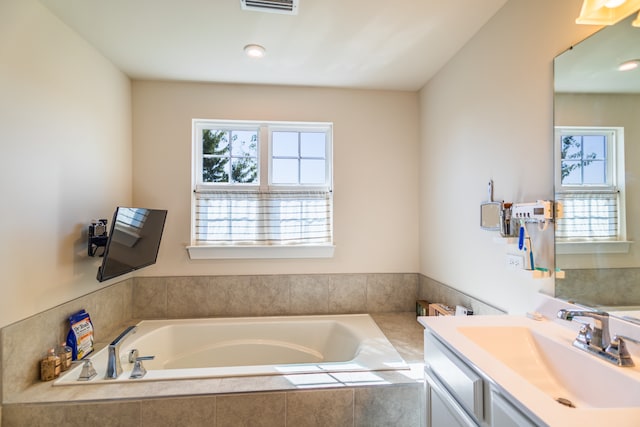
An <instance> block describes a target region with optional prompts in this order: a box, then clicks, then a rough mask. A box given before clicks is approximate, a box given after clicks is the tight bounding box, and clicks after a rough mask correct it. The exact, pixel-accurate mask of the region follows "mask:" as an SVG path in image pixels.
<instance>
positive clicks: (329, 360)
mask: <svg viewBox="0 0 640 427" xmlns="http://www.w3.org/2000/svg"><path fill="white" fill-rule="evenodd" d="M133 349H137V350H138V353H139V355H140V356H155V358H154V359H153V360H146V361H144V367H145V368H146V370H147V374H146V375H145V376H144V377H143V378H141V379H129V376H130V374H131V370H132V368H133V363H130V362H129V360H128V359H129V357H128V356H129V353H130V351H131V350H133ZM90 359H91V362H92V364H93V366H94V368H95V370H96V371H97V375H96V376H95V377H94V378H93V379H91V380H89V381H78V377H79V375H80V372H81V369H82V364H83V363H82V362H80V363H78V364H77V366H76V365H74V367H73V368H72V369H70V370H69V371H67V372H65V373H64V375H62V376H61V377H60V378H58V379H57V380H56V381H55V382H54V385H83V384H96V383H114V382H130V381H164V380H181V379H200V378H220V377H232V376H252V375H284V374H304V373H321V372H322V373H326V372H349V371H378V370H398V369H409V367H408V365H407V364H406V363H405V362H404V360H403V359H402V357H401V356H400V355H399V354H398V352H397V351H396V350H395V348H394V347H393V346H392V345H391V343H390V342H389V341H388V340H387V338H386V337H385V336H384V334H383V333H382V331H381V330H380V328H378V326H377V325H376V323H375V322H374V321H373V319H372V318H371V316H369V315H367V314H353V315H349V314H348V315H319V316H283V317H245V318H211V319H177V320H144V321H142V322H140V323H138V324H137V329H136V331H135V333H134V334H131V335H129V336H128V337H127V338H125V340H124V341H123V342H122V344H121V346H120V361H121V364H122V370H123V372H122V374H121V375H119V376H118V378H117V379H108V380H107V379H104V377H105V374H106V367H107V349H106V348H104V349H102V350H100V351H98V352H96V353H95V354H92V355H90Z"/></svg>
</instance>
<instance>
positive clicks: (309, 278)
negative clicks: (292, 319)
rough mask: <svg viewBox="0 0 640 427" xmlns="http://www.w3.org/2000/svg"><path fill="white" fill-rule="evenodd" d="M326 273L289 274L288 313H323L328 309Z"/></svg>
mask: <svg viewBox="0 0 640 427" xmlns="http://www.w3.org/2000/svg"><path fill="white" fill-rule="evenodd" d="M329 281H330V278H329V276H327V275H321V274H320V275H297V276H291V279H290V286H291V307H290V310H289V314H325V313H327V312H328V310H329Z"/></svg>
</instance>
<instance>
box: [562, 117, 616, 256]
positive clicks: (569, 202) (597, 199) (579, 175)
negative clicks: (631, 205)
mask: <svg viewBox="0 0 640 427" xmlns="http://www.w3.org/2000/svg"><path fill="white" fill-rule="evenodd" d="M555 140H556V143H555V144H556V166H555V167H556V174H555V175H556V200H557V201H558V202H560V203H561V205H562V216H561V217H560V218H558V221H557V226H556V241H557V243H558V244H560V245H562V244H571V243H581V244H584V243H590V244H606V243H611V242H622V241H625V240H626V236H625V222H624V157H623V156H624V132H623V129H622V128H600V127H557V128H556V136H555ZM609 247H610V248H611V246H609ZM594 250H595V249H593V248H592V249H587V250H585V249H584V247H583V248H582V249H579V250H566V251H565V252H564V253H583V252H584V253H591V252H594ZM598 251H601V249H598ZM610 251H613V252H616V251H618V250H615V249H613V250H610ZM561 253H562V250H561Z"/></svg>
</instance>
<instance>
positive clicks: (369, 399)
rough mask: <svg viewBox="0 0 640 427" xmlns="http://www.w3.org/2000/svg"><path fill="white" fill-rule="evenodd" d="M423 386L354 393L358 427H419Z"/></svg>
mask: <svg viewBox="0 0 640 427" xmlns="http://www.w3.org/2000/svg"><path fill="white" fill-rule="evenodd" d="M421 388H422V384H419V383H415V384H410V385H401V386H381V387H366V388H356V389H355V405H354V414H355V423H354V425H355V426H356V427H358V426H362V427H377V426H380V427H387V426H406V427H412V426H415V427H418V426H420V418H421V417H420V408H421V405H422V401H421V393H420V390H421Z"/></svg>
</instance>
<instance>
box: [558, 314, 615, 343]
mask: <svg viewBox="0 0 640 427" xmlns="http://www.w3.org/2000/svg"><path fill="white" fill-rule="evenodd" d="M574 317H589V318H591V319H593V323H594V328H593V331H591V333H586V334H585V335H586V340H587V342H586V344H588V345H595V346H597V347H600V348H601V349H605V348H607V347H608V346H609V344H611V336H610V334H609V313H606V312H604V311H586V310H585V311H580V310H565V309H562V310H560V311H558V318H560V319H564V320H573V318H574Z"/></svg>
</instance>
